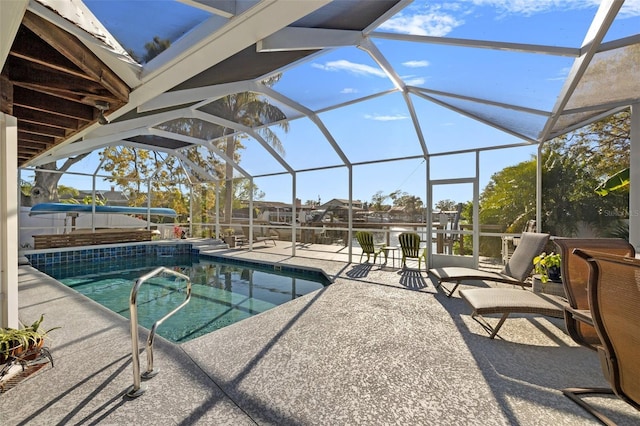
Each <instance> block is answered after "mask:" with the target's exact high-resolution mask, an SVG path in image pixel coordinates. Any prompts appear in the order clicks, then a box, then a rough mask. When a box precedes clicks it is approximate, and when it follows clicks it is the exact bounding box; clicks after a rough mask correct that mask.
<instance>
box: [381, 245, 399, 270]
mask: <svg viewBox="0 0 640 426" xmlns="http://www.w3.org/2000/svg"><path fill="white" fill-rule="evenodd" d="M382 250H384V259H385V264H386V261H387V259H388V258H389V253H391V267H392V268H393V269H395V268H396V251H398V250H400V247H392V246H385V247H383V248H382ZM398 260H399V259H398Z"/></svg>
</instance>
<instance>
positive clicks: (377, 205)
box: [369, 191, 389, 212]
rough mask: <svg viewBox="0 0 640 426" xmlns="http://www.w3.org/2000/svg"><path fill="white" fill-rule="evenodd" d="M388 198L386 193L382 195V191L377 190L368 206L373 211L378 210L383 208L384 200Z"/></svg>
mask: <svg viewBox="0 0 640 426" xmlns="http://www.w3.org/2000/svg"><path fill="white" fill-rule="evenodd" d="M388 198H389V196H388V195H384V194H383V193H382V191H378V192H376V193H375V194H373V196H372V197H371V204H370V205H369V208H370V209H371V210H373V211H376V212H380V211H383V210H385V204H384V203H385V201H387V199H388Z"/></svg>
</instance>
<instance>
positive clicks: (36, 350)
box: [0, 314, 60, 364]
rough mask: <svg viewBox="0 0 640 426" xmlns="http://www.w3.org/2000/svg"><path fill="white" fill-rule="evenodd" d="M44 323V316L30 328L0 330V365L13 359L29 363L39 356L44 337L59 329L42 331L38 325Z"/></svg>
mask: <svg viewBox="0 0 640 426" xmlns="http://www.w3.org/2000/svg"><path fill="white" fill-rule="evenodd" d="M42 321H44V314H42V315H40V318H39V319H37V320H36V321H34V322H33V323H32V324H31V325H30V326H28V327H24V328H3V329H0V364H4V363H6V362H8V361H10V360H12V359H14V358H17V359H20V360H21V361H30V360H33V359H35V358H37V357H38V356H39V355H40V352H41V350H42V349H43V346H44V338H45V336H46V335H47V334H48V333H49V332H51V331H53V330H55V329H58V328H60V327H54V328H50V329H49V330H42V329H41V328H40V325H41V324H42Z"/></svg>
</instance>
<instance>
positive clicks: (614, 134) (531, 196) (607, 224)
mask: <svg viewBox="0 0 640 426" xmlns="http://www.w3.org/2000/svg"><path fill="white" fill-rule="evenodd" d="M629 124H630V121H629V115H628V111H623V112H622V113H619V114H616V115H614V116H611V117H609V118H607V119H604V120H602V121H600V122H598V123H594V124H592V125H589V126H586V127H585V128H583V129H580V130H579V131H576V132H574V133H571V134H568V135H565V136H561V137H558V138H556V139H554V140H552V141H550V142H547V143H545V144H544V145H543V149H542V152H541V161H542V224H541V228H540V229H542V230H544V231H545V232H549V233H551V234H553V235H558V236H573V235H575V233H576V232H577V231H578V224H579V223H580V222H584V223H589V224H591V225H592V226H593V227H594V228H595V229H598V230H601V232H602V233H603V234H606V233H607V229H609V228H612V227H616V226H617V225H618V219H619V216H620V215H619V214H615V213H614V214H612V213H611V212H616V211H626V208H627V206H628V189H627V190H626V191H619V192H616V193H615V194H611V196H609V197H600V196H598V195H597V194H596V193H595V191H594V188H596V186H597V185H598V183H599V182H601V181H602V179H604V178H606V177H607V176H609V175H610V174H612V173H614V172H616V171H619V170H620V168H621V167H625V166H627V165H628V161H629V160H628V158H629V127H628V126H629ZM535 182H536V160H535V159H534V158H532V159H531V160H529V161H525V162H522V163H520V164H517V165H515V166H510V167H506V168H505V169H503V170H501V171H500V172H498V173H496V174H494V175H493V176H492V177H491V180H490V181H489V184H488V185H487V187H486V188H485V189H484V190H483V192H482V194H481V196H480V207H481V209H480V220H481V223H484V224H499V225H503V226H504V227H505V231H507V232H521V231H522V229H524V226H525V224H526V222H527V221H528V220H530V219H534V218H535V194H536V188H535V185H536V184H535ZM612 219H613V220H612Z"/></svg>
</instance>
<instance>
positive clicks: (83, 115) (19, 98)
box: [13, 87, 96, 121]
mask: <svg viewBox="0 0 640 426" xmlns="http://www.w3.org/2000/svg"><path fill="white" fill-rule="evenodd" d="M13 102H14V105H19V106H21V107H24V108H30V109H34V110H37V111H44V112H49V113H52V114H56V115H62V116H65V117H71V118H77V119H80V120H84V121H93V120H94V114H95V113H96V110H95V108H93V107H91V106H89V105H83V104H81V103H78V102H71V101H68V100H65V99H60V98H58V97H55V96H51V95H48V94H44V93H40V92H36V91H33V90H29V89H25V88H23V87H15V88H14V101H13Z"/></svg>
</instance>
